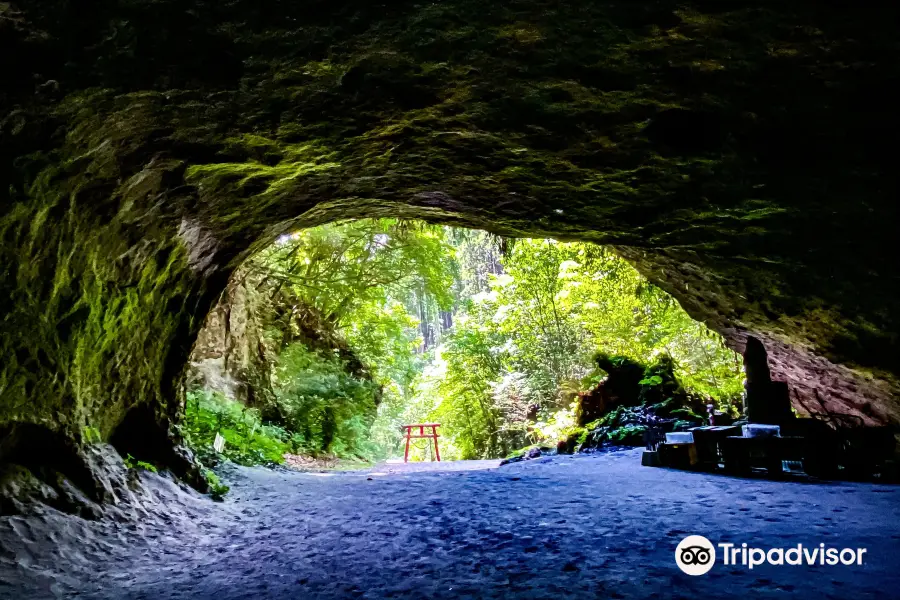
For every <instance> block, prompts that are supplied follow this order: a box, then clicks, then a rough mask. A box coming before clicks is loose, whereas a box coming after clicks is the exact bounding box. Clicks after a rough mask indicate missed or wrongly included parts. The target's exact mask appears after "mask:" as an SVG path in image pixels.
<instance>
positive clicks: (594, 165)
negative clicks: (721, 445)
mask: <svg viewBox="0 0 900 600" xmlns="http://www.w3.org/2000/svg"><path fill="white" fill-rule="evenodd" d="M265 6H268V5H266V4H265V3H263V5H259V4H258V3H251V2H244V1H240V2H235V3H231V4H229V5H228V6H227V7H213V6H210V5H207V4H204V3H198V4H197V5H196V6H194V8H193V9H192V10H186V9H182V8H179V7H177V6H176V4H175V3H170V2H138V3H133V4H129V5H128V7H127V8H125V6H124V5H122V6H118V5H115V4H114V5H110V7H108V8H107V9H104V10H97V11H83V10H80V9H79V7H78V6H77V3H65V4H62V5H60V6H59V7H56V8H54V9H53V10H51V9H50V8H47V7H43V6H42V5H39V4H37V3H32V2H28V1H22V2H17V3H12V4H9V5H8V6H6V7H4V8H3V17H4V18H3V20H2V32H3V40H4V42H3V44H4V47H3V50H4V51H3V55H4V56H5V57H15V58H6V59H5V60H6V63H4V64H5V67H6V72H7V73H8V77H7V84H6V85H5V86H4V90H3V91H2V93H0V107H2V111H3V116H2V121H0V149H2V150H0V152H2V154H0V157H2V160H0V165H2V166H0V169H2V170H0V207H2V208H0V239H2V245H0V254H2V262H3V264H4V269H3V271H2V275H0V304H2V305H3V306H4V307H5V309H4V310H5V315H4V319H3V336H2V341H0V344H2V346H0V352H2V354H3V358H4V359H3V361H2V367H0V369H2V371H0V372H2V378H0V382H2V387H0V393H2V401H0V424H3V425H4V426H9V425H10V424H16V423H33V424H37V423H44V424H48V425H47V426H49V427H51V428H52V429H54V430H56V431H65V432H67V433H66V435H69V436H71V437H73V438H75V439H80V436H81V434H80V432H81V431H82V429H83V428H84V427H92V428H95V429H96V430H97V431H98V432H99V433H100V436H101V437H102V438H103V439H109V438H110V436H112V435H113V434H114V432H115V431H116V430H117V428H119V427H120V426H121V425H122V423H123V421H124V420H125V419H126V415H128V414H133V413H130V411H131V409H132V408H133V407H134V406H137V405H143V406H147V407H151V408H150V409H148V410H149V411H150V412H151V413H152V414H154V415H155V416H156V417H158V418H163V419H168V420H169V421H171V422H173V423H177V421H178V414H179V411H180V410H181V395H182V394H181V393H180V390H179V381H180V377H181V374H182V371H183V369H184V365H185V361H186V358H187V355H188V353H189V351H190V348H191V345H192V342H193V339H194V337H195V336H196V334H197V331H198V330H199V328H200V326H201V324H202V322H203V318H204V316H205V314H206V313H207V311H208V310H209V309H210V306H211V304H212V303H213V302H214V300H215V298H217V297H218V295H219V294H220V292H221V291H222V289H223V288H224V286H225V285H226V282H227V280H228V277H229V274H230V273H231V272H233V270H234V269H235V268H236V266H237V265H239V264H240V263H241V261H242V260H244V259H245V258H246V257H247V256H248V255H249V254H250V253H251V252H252V251H253V249H254V248H258V247H260V246H261V245H264V244H266V243H268V242H270V241H271V240H273V239H274V238H275V237H276V236H278V235H279V234H280V233H282V232H284V231H286V230H288V228H298V227H303V226H310V225H316V224H321V223H324V222H328V221H331V220H334V219H338V218H353V217H364V216H365V217H371V216H384V215H395V216H403V217H409V218H420V219H425V220H429V221H432V222H442V223H449V224H455V225H460V226H467V227H478V228H483V229H487V230H490V231H493V232H496V233H500V234H503V235H507V236H513V237H515V236H527V235H532V236H553V237H555V238H558V239H562V240H584V241H590V242H597V243H603V244H609V245H612V246H614V247H615V248H616V249H617V251H618V252H619V253H620V254H621V255H622V256H624V257H625V258H627V259H628V260H629V261H631V262H632V264H634V265H635V266H636V267H637V268H638V269H639V270H640V271H641V272H642V273H643V274H644V275H645V276H647V277H648V278H649V279H650V280H651V281H653V282H654V283H656V284H658V285H660V286H662V287H663V288H664V289H665V290H666V291H668V292H670V293H671V294H672V295H673V296H674V297H675V298H677V299H678V301H679V302H680V303H681V304H682V305H683V306H684V308H685V309H686V310H687V311H688V312H689V313H690V314H691V315H692V316H694V317H695V318H697V319H699V320H702V321H704V322H705V323H707V324H708V325H710V326H711V327H712V328H714V329H715V330H716V331H718V332H720V333H721V334H723V335H724V336H725V337H726V339H728V340H729V342H730V343H731V344H732V345H733V347H734V348H735V349H736V350H738V351H740V350H741V349H742V346H743V343H744V340H745V338H746V335H748V334H751V333H752V334H753V335H755V336H756V337H758V338H759V339H761V340H763V342H764V343H765V345H766V346H767V348H768V350H769V353H770V356H771V359H772V362H773V365H772V368H773V375H774V377H775V378H776V379H780V380H784V381H787V382H789V384H790V385H791V388H792V394H793V402H794V404H795V407H796V408H797V409H798V410H799V411H801V412H809V411H812V410H826V411H832V412H844V413H850V414H855V415H858V416H860V417H861V418H863V419H864V420H865V422H867V423H872V424H891V423H896V422H897V419H898V416H900V403H898V401H897V391H898V379H897V373H898V372H900V364H898V362H897V357H898V356H900V353H898V351H897V330H898V326H897V318H896V315H897V314H898V310H897V309H898V306H897V302H898V300H897V298H898V297H900V295H898V294H897V291H898V288H897V281H898V271H897V265H896V261H894V260H892V259H890V258H889V255H890V253H888V252H886V251H885V249H886V248H889V247H891V243H892V237H893V233H894V231H893V230H894V224H895V223H896V221H897V219H896V217H897V203H896V195H897V191H898V190H897V186H896V179H895V178H893V177H891V176H890V175H888V174H889V173H890V170H891V169H892V166H891V164H890V160H889V157H890V156H892V153H891V152H890V148H889V146H890V143H891V139H892V136H891V135H890V132H891V131H896V130H897V127H898V125H897V118H896V114H895V111H893V110H892V107H891V106H889V101H888V100H887V98H890V94H888V93H887V90H888V89H891V88H892V87H893V83H896V77H897V75H896V72H895V71H894V70H891V69H894V68H895V67H894V66H893V65H894V64H896V61H891V60H886V59H887V57H890V56H893V54H892V53H894V52H895V50H896V49H895V48H894V47H893V46H891V45H890V44H891V43H892V41H891V40H892V39H893V33H892V31H891V30H890V27H889V26H888V24H889V23H892V22H894V21H893V20H892V18H891V17H892V16H896V15H895V14H894V13H893V12H891V11H892V10H893V9H890V8H879V9H878V10H880V11H885V12H884V13H883V14H881V13H877V14H876V13H867V14H860V13H858V12H855V11H852V10H850V9H838V8H834V9H833V10H828V11H826V10H819V9H818V7H817V6H816V5H815V4H814V3H804V2H799V3H792V4H791V5H790V6H789V7H788V6H785V7H779V8H765V9H763V8H757V7H756V6H755V5H753V4H740V3H738V4H735V5H733V6H731V7H729V8H728V9H727V10H726V9H724V8H722V7H720V6H718V5H715V4H710V3H706V2H698V3H695V4H693V5H692V6H691V7H690V8H686V7H683V6H681V5H680V4H677V3H669V2H653V3H628V4H627V5H600V4H595V3H585V4H583V5H581V4H579V5H577V6H572V7H569V8H563V7H557V8H555V9H553V10H549V9H547V8H546V7H545V6H544V5H543V4H542V3H539V2H519V3H516V4H514V5H511V6H497V7H490V8H485V7H483V6H480V5H478V6H476V5H474V4H473V3H471V2H467V1H459V2H445V3H441V5H439V6H438V5H434V6H429V7H425V6H421V5H417V4H414V3H406V2H399V3H392V4H390V5H384V6H377V5H376V4H369V3H356V2H347V3H331V4H328V5H326V4H325V3H321V2H306V3H295V4H292V5H290V6H282V5H280V4H278V5H277V7H276V5H275V4H273V5H272V6H271V7H270V9H266V8H265ZM117 14H122V15H127V16H128V17H129V18H128V19H127V20H126V21H122V20H117V19H116V15H117ZM476 15H477V16H476ZM72 23H77V24H78V26H77V27H73V26H72ZM472 23H477V24H478V26H477V27H472V26H471V24H472ZM597 23H603V25H602V27H600V28H599V29H598V25H597ZM225 32H229V33H225ZM149 40H154V41H153V42H152V43H150V42H149ZM163 40H164V42H163ZM861 40H864V41H861ZM879 59H885V60H879ZM10 60H12V62H11V63H10V62H9V61H10ZM207 64H215V65H217V67H216V68H205V67H204V68H201V67H200V65H207ZM848 65H849V66H848ZM888 65H890V66H888ZM875 131H878V132H879V135H877V136H875V135H873V133H874V132H875ZM154 426H156V425H154Z"/></svg>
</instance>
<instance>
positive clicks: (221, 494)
mask: <svg viewBox="0 0 900 600" xmlns="http://www.w3.org/2000/svg"><path fill="white" fill-rule="evenodd" d="M203 477H204V479H206V483H207V485H208V486H209V495H210V496H212V499H213V500H218V501H220V502H221V501H222V500H223V499H224V498H225V494H227V493H228V492H229V490H231V488H230V487H228V486H227V485H225V484H224V483H222V480H220V479H219V476H218V475H216V474H215V473H213V471H212V470H211V469H203Z"/></svg>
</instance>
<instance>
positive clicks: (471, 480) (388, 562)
mask: <svg viewBox="0 0 900 600" xmlns="http://www.w3.org/2000/svg"><path fill="white" fill-rule="evenodd" d="M490 462H491V464H483V463H482V464H472V465H468V466H466V465H463V464H456V465H454V464H452V463H444V464H443V465H440V466H438V465H430V466H429V465H424V464H423V465H412V466H404V465H396V464H394V465H379V466H377V467H375V468H373V469H369V470H368V471H365V472H342V473H318V474H317V473H296V472H288V471H270V470H265V469H258V468H252V469H251V468H233V469H232V470H231V472H230V474H228V475H227V476H226V477H227V478H228V479H229V481H228V483H229V484H231V485H232V492H231V493H230V494H229V495H228V497H227V500H226V501H225V502H224V503H213V502H212V501H210V500H207V499H205V498H202V497H198V496H196V495H191V494H188V493H186V492H184V491H183V490H181V489H179V488H177V487H176V486H174V485H173V484H171V483H170V482H167V481H165V480H163V479H161V478H160V477H158V476H155V475H150V474H146V475H145V476H144V478H145V481H146V485H147V487H148V488H149V489H150V490H151V492H152V494H153V495H154V498H155V500H153V501H148V502H145V504H144V507H145V508H144V509H142V511H141V512H140V516H141V518H140V519H139V520H126V521H123V522H116V521H110V520H104V521H100V522H87V521H83V520H81V519H77V518H73V517H67V516H62V515H59V514H58V513H55V512H52V511H51V512H48V513H46V514H44V515H43V516H35V517H27V518H25V517H3V518H2V519H0V546H2V548H0V597H2V598H10V599H17V600H18V599H30V598H57V597H75V598H91V599H125V598H127V599H135V600H137V599H147V600H156V599H165V600H170V599H171V600H174V599H215V600H232V599H235V600H236V599H251V598H253V599H261V598H279V599H281V598H284V599H288V598H290V599H299V600H307V599H317V598H322V599H326V598H327V599H342V598H517V599H519V598H534V599H562V598H582V599H585V598H661V599H663V598H664V599H669V598H702V597H707V598H720V597H744V598H750V597H752V598H770V597H815V598H834V599H839V600H846V599H850V598H853V599H855V598H900V488H898V487H896V486H883V485H873V484H861V483H845V482H841V483H810V482H804V481H767V480H762V479H735V478H730V477H725V476H721V475H712V474H703V473H687V472H680V471H673V470H667V469H658V468H657V469H655V468H648V467H641V466H640V451H624V452H616V453H610V454H598V455H591V456H576V457H552V458H542V459H538V460H535V461H528V462H523V463H516V464H512V465H507V466H503V467H499V468H497V467H496V461H490ZM471 467H479V468H476V469H472V468H471ZM689 534H699V535H704V536H706V537H707V538H709V539H710V540H711V541H712V542H713V543H714V544H715V543H718V542H731V543H735V544H736V545H737V546H740V544H741V543H744V542H745V543H747V544H748V545H749V546H751V547H760V548H764V549H768V548H772V547H784V548H788V547H791V546H796V545H797V544H798V543H802V544H804V545H806V546H808V547H817V546H818V545H819V544H820V543H824V544H826V545H827V546H834V547H838V548H843V547H851V548H866V549H867V553H866V554H865V560H864V563H863V564H862V565H861V566H857V565H853V566H844V565H838V566H821V565H817V566H768V565H767V566H762V567H756V568H754V569H753V570H749V569H747V567H742V566H725V565H723V564H721V562H718V563H717V564H716V565H715V566H714V567H713V568H712V570H711V571H710V572H709V573H708V574H706V575H700V576H695V577H692V576H689V575H686V574H683V573H682V572H681V571H680V570H679V569H678V568H677V566H676V564H675V558H674V552H675V547H676V545H677V544H678V542H679V541H681V539H682V538H684V537H685V536H687V535H689Z"/></svg>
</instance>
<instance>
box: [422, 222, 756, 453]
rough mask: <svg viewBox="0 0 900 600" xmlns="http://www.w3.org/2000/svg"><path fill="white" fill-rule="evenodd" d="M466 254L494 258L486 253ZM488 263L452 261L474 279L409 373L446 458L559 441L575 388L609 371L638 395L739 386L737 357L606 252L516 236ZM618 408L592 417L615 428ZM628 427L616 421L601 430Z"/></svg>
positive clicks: (721, 391)
mask: <svg viewBox="0 0 900 600" xmlns="http://www.w3.org/2000/svg"><path fill="white" fill-rule="evenodd" d="M463 242H464V243H466V244H472V238H466V237H463ZM479 243H481V244H486V243H489V241H488V240H486V239H484V238H481V239H480V240H479ZM466 253H467V256H469V257H478V256H481V257H482V259H483V260H493V256H492V255H491V253H490V252H489V251H488V250H486V251H484V252H482V253H481V254H479V253H478V252H473V251H472V249H471V248H467V249H466ZM472 262H476V261H472ZM499 263H500V265H499V266H500V267H501V268H499V269H498V268H496V267H497V265H494V264H488V265H482V266H481V268H478V267H475V268H472V267H471V265H470V267H469V268H470V271H469V272H467V271H466V270H465V269H462V270H461V277H463V278H464V279H465V278H467V277H469V278H470V279H474V278H473V277H472V272H473V271H474V274H475V275H477V276H478V278H477V279H476V280H475V281H474V282H473V281H468V282H466V283H465V284H464V285H462V286H461V288H462V289H464V290H465V289H468V290H471V291H472V294H471V296H469V297H468V298H465V297H463V298H461V300H460V301H459V305H460V310H459V312H458V313H457V314H456V316H455V323H454V328H453V329H452V330H451V331H450V332H449V333H448V334H447V335H446V337H445V339H444V343H443V345H442V346H441V347H440V348H439V349H438V351H437V352H436V353H435V359H434V363H433V365H432V369H430V370H429V369H427V370H426V371H425V374H424V375H423V377H422V378H420V380H419V381H418V382H417V386H418V395H417V401H419V402H421V403H422V404H421V405H422V407H423V408H424V407H431V408H430V409H428V410H426V411H423V412H420V413H419V414H420V416H421V417H422V418H428V419H429V420H440V421H441V422H443V423H444V424H445V426H446V434H447V436H448V440H447V441H448V443H449V444H450V445H451V448H452V450H451V451H452V452H454V453H456V454H455V455H456V456H459V457H462V458H476V457H477V458H482V457H489V456H504V455H506V454H508V451H509V448H515V447H520V446H522V445H523V444H524V442H525V441H526V440H530V441H532V442H536V441H539V440H557V439H567V438H568V436H569V434H570V433H571V432H569V431H567V427H568V426H570V425H574V422H572V421H571V419H572V415H573V410H572V408H571V407H570V406H569V404H570V403H571V400H572V398H573V396H574V392H576V391H579V390H583V389H586V388H590V387H593V386H594V385H596V384H597V383H599V381H600V380H601V379H602V378H603V377H605V376H606V374H607V373H609V372H610V371H612V370H616V372H618V373H622V374H624V375H626V376H627V377H626V378H627V379H633V381H634V382H635V384H637V383H638V382H640V386H641V395H640V400H641V401H642V402H644V403H658V402H663V401H665V400H666V399H667V398H672V397H674V396H675V395H676V394H681V395H682V396H683V395H684V393H686V392H685V391H684V390H682V388H681V386H680V384H679V380H680V381H681V382H682V383H683V384H684V386H685V388H687V390H688V391H689V392H690V393H691V394H694V395H703V396H706V395H711V396H713V397H714V398H716V399H717V400H718V401H719V402H720V403H722V404H726V403H728V402H729V401H730V400H731V399H732V398H733V397H735V396H736V395H738V394H739V393H740V389H741V383H740V379H741V375H740V369H739V367H740V363H739V362H738V361H737V359H736V355H735V354H734V353H733V352H731V351H730V350H728V349H727V348H725V346H724V344H723V342H722V340H721V338H720V337H719V336H717V335H714V334H711V333H710V332H709V331H708V330H707V329H706V328H705V327H703V326H702V325H700V324H699V323H696V322H694V321H692V320H691V319H690V318H689V317H688V316H687V314H686V313H685V312H684V311H683V310H682V309H681V307H680V306H678V304H677V303H676V302H674V300H672V298H671V297H669V296H668V295H667V294H665V293H664V292H662V291H661V290H659V289H658V288H656V287H654V286H652V285H650V284H649V283H647V281H646V280H645V279H644V278H643V277H641V276H640V275H639V274H638V273H637V271H635V270H634V269H633V268H632V267H631V266H630V265H628V263H626V262H625V261H624V260H622V259H621V258H619V257H617V256H616V255H615V254H613V253H612V252H611V251H609V250H607V249H605V248H603V247H599V246H593V245H590V244H583V243H561V242H556V241H554V240H527V239H526V240H518V241H517V242H516V243H515V244H514V245H513V246H512V248H511V249H508V251H507V252H506V254H504V255H503V256H501V257H500V258H499ZM485 273H487V276H484V274H485ZM646 363H650V366H649V367H646V368H645V366H644V365H645V364H646ZM425 397H427V398H428V399H427V400H425ZM679 397H681V396H679ZM535 407H537V408H538V413H539V414H538V416H537V418H536V419H529V418H528V415H529V413H532V415H533V413H534V408H535ZM618 416H621V415H617V414H615V413H613V414H610V415H608V417H609V418H608V423H607V422H604V423H598V424H594V425H595V426H599V425H604V426H607V425H608V426H610V427H617V424H616V423H615V421H616V418H617V417H618ZM639 434H640V431H638V430H635V429H628V428H627V427H626V428H624V429H621V428H620V429H616V430H614V433H611V434H610V439H611V440H613V441H622V440H632V441H633V440H634V439H635V438H636V436H638V435H639ZM578 435H579V437H583V436H582V434H581V433H580V432H579V434H578ZM581 441H582V442H583V441H584V440H583V439H582V440H581Z"/></svg>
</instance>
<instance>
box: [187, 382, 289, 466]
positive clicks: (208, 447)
mask: <svg viewBox="0 0 900 600" xmlns="http://www.w3.org/2000/svg"><path fill="white" fill-rule="evenodd" d="M216 433H220V434H221V435H222V437H223V438H225V449H224V451H223V452H222V454H223V455H224V456H225V457H226V458H228V459H230V460H232V461H234V462H236V463H238V464H241V465H260V464H261V465H270V464H281V463H283V462H284V456H283V455H284V454H285V453H286V452H290V451H291V450H292V444H291V436H290V435H289V434H288V433H287V432H286V431H285V430H284V429H282V428H280V427H275V426H272V425H265V424H263V423H262V422H261V421H260V418H259V412H258V411H256V410H254V409H249V408H246V407H245V406H244V405H242V404H241V403H240V402H236V401H234V400H229V399H228V398H226V397H225V396H223V395H222V394H220V393H218V392H209V391H196V392H189V393H188V395H187V403H186V406H185V423H184V435H185V439H186V441H187V444H188V446H189V447H190V448H191V449H192V450H193V451H194V454H196V455H197V457H198V458H199V459H200V461H201V462H204V463H206V464H215V462H216V461H217V460H218V457H217V455H216V453H215V451H214V450H213V442H214V441H215V439H216Z"/></svg>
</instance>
